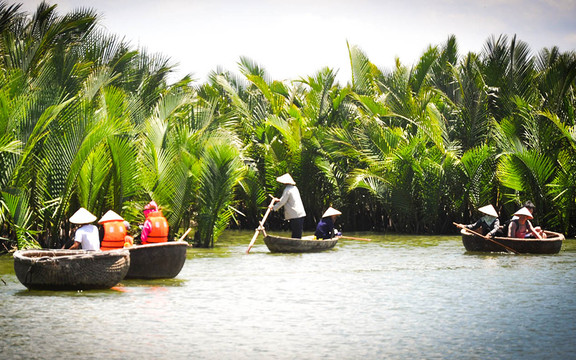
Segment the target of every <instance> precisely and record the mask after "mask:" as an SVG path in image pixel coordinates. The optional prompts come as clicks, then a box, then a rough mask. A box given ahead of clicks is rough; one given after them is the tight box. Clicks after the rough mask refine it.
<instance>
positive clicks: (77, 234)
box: [69, 228, 83, 250]
mask: <svg viewBox="0 0 576 360" xmlns="http://www.w3.org/2000/svg"><path fill="white" fill-rule="evenodd" d="M82 233H83V229H80V228H78V229H76V231H75V232H74V244H72V246H70V248H69V249H70V250H74V249H79V248H80V245H82Z"/></svg>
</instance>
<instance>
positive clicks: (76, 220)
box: [69, 207, 97, 224]
mask: <svg viewBox="0 0 576 360" xmlns="http://www.w3.org/2000/svg"><path fill="white" fill-rule="evenodd" d="M96 219H97V217H96V216H94V215H92V214H91V213H90V211H88V210H86V209H84V208H83V207H81V208H80V209H78V211H76V212H75V213H74V215H72V216H71V217H70V219H69V220H70V222H71V223H72V224H90V223H93V222H94V221H96Z"/></svg>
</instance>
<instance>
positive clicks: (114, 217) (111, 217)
mask: <svg viewBox="0 0 576 360" xmlns="http://www.w3.org/2000/svg"><path fill="white" fill-rule="evenodd" d="M106 221H124V219H122V216H120V215H118V214H116V213H115V212H114V211H112V210H108V211H107V212H106V214H104V216H102V218H101V219H100V220H98V224H102V223H104V222H106Z"/></svg>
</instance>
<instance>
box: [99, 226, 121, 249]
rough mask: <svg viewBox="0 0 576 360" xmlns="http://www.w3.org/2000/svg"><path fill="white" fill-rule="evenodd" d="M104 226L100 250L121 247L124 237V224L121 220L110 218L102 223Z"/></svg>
mask: <svg viewBox="0 0 576 360" xmlns="http://www.w3.org/2000/svg"><path fill="white" fill-rule="evenodd" d="M102 225H103V226H104V238H103V239H102V244H101V245H100V250H103V251H105V250H113V249H122V248H123V247H124V239H125V237H126V226H125V225H124V222H123V221H121V220H112V221H106V222H104V223H102Z"/></svg>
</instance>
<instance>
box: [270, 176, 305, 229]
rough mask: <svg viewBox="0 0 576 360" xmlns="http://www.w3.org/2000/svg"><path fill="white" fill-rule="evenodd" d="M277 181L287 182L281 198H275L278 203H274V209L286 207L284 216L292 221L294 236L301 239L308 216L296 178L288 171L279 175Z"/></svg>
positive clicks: (291, 226)
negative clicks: (305, 219)
mask: <svg viewBox="0 0 576 360" xmlns="http://www.w3.org/2000/svg"><path fill="white" fill-rule="evenodd" d="M276 181H278V182H279V183H281V184H285V185H286V187H285V188H284V191H283V192H282V197H280V199H277V198H274V200H275V201H276V202H277V204H276V205H273V206H272V209H273V210H274V211H278V209H280V208H281V207H284V218H285V219H286V220H288V221H289V222H290V228H291V229H292V238H293V239H300V238H302V230H303V228H304V217H306V211H305V210H304V204H302V199H301V198H300V191H298V188H297V187H296V183H295V182H294V179H292V176H290V174H288V173H286V174H284V175H282V176H279V177H278V178H276Z"/></svg>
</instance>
